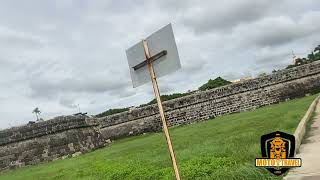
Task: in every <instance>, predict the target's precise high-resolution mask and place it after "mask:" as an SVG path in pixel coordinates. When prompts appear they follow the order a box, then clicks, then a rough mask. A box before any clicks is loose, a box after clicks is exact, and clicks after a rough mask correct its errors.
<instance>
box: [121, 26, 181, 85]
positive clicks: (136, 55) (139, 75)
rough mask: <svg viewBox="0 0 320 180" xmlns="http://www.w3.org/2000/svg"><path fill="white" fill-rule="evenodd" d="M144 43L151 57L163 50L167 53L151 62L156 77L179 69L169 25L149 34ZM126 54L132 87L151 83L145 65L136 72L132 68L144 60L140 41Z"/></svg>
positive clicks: (178, 60)
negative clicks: (146, 44)
mask: <svg viewBox="0 0 320 180" xmlns="http://www.w3.org/2000/svg"><path fill="white" fill-rule="evenodd" d="M146 41H147V43H148V47H149V51H150V55H151V56H153V55H155V54H157V53H159V52H161V51H163V50H166V51H167V55H165V56H163V57H161V58H159V59H157V60H156V61H154V62H153V66H154V70H155V74H156V77H162V76H165V75H167V74H170V73H172V72H175V71H176V70H178V69H180V68H181V64H180V59H179V54H178V49H177V45H176V42H175V39H174V35H173V30H172V26H171V24H168V25H167V26H165V27H163V28H162V29H160V30H158V31H157V32H155V33H153V34H151V35H150V36H149V37H147V38H146ZM126 54H127V59H128V64H129V68H130V75H131V80H132V84H133V87H138V86H140V85H143V84H145V83H147V82H149V81H151V79H150V74H149V71H148V67H147V65H146V66H144V67H142V68H140V69H138V70H136V71H135V70H134V69H133V67H134V66H136V65H138V64H139V63H141V62H143V61H145V59H146V58H145V55H144V49H143V43H142V41H141V42H139V43H137V44H135V45H134V46H132V47H131V48H129V49H127V50H126Z"/></svg>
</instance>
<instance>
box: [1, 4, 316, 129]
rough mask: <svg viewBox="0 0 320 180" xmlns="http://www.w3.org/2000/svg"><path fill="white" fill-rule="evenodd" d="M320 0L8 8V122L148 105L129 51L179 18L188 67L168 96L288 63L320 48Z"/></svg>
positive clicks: (169, 83) (4, 8) (167, 81)
mask: <svg viewBox="0 0 320 180" xmlns="http://www.w3.org/2000/svg"><path fill="white" fill-rule="evenodd" d="M316 5H317V1H315V0H306V1H299V0H281V1H266V0H262V1H254V0H244V1H238V0H229V1H211V0H210V1H209V0H207V1H201V2H199V1H194V0H177V1H156V0H153V1H146V0H139V1H138V2H136V1H135V2H132V1H94V0H93V1H72V0H70V1H63V2H55V1H48V0H47V1H46V0H45V1H43V0H38V1H34V2H33V3H29V2H21V1H14V0H10V1H9V0H8V1H4V2H2V4H1V6H0V113H1V115H2V119H1V120H0V127H2V128H4V127H8V126H9V122H10V125H17V124H24V123H27V122H28V121H29V120H34V118H35V117H34V115H33V114H32V113H31V112H32V110H33V108H35V107H37V106H38V107H39V108H40V109H41V110H42V112H43V113H42V114H41V115H42V117H43V118H51V117H54V116H57V115H62V114H71V113H75V112H77V111H78V110H77V108H75V105H77V104H79V105H80V106H81V110H82V111H88V112H89V113H91V114H96V113H99V112H101V111H103V110H105V109H107V108H112V107H123V106H131V105H138V104H140V103H146V102H148V101H150V100H151V99H153V95H152V88H151V86H150V84H148V85H145V86H142V87H139V88H136V89H133V88H132V85H131V82H130V75H129V72H128V67H127V62H126V56H125V49H127V48H128V47H130V46H131V45H133V44H134V43H136V42H137V41H139V40H140V39H141V38H143V37H145V36H147V35H149V34H150V33H152V32H154V31H155V30H157V29H158V28H160V27H162V26H164V25H166V24H168V23H169V22H171V23H172V24H173V28H174V32H175V37H176V40H177V45H178V50H179V54H180V59H181V63H182V69H181V70H180V71H177V72H176V73H173V74H171V75H169V76H165V77H163V78H161V79H159V86H160V89H161V92H162V93H173V92H185V91H187V90H190V89H191V90H192V89H196V88H198V87H199V86H200V85H201V84H202V83H204V82H206V81H207V80H208V79H209V78H215V77H217V76H222V77H226V78H228V79H233V78H234V79H236V78H240V77H242V76H248V75H255V74H257V73H258V72H262V71H267V72H268V71H271V70H272V69H274V68H280V67H284V66H285V65H286V64H287V63H290V62H291V56H290V53H291V50H294V51H296V52H298V53H300V52H302V53H304V54H306V53H307V52H309V51H310V49H311V48H313V47H314V46H315V45H318V44H319V39H320V35H318V33H317V32H319V30H320V23H319V22H320V21H319V17H320V7H319V6H316Z"/></svg>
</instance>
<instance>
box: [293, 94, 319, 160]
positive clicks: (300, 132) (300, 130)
mask: <svg viewBox="0 0 320 180" xmlns="http://www.w3.org/2000/svg"><path fill="white" fill-rule="evenodd" d="M319 99H320V96H318V97H316V99H315V100H314V101H313V102H312V104H311V105H310V106H309V109H308V110H307V112H306V114H305V115H304V116H303V118H302V119H301V121H300V123H299V125H298V127H297V129H296V131H295V132H294V137H295V138H296V148H295V154H297V152H298V150H299V148H300V145H301V142H302V139H303V137H304V135H305V133H306V126H307V123H308V121H309V120H310V119H311V117H312V114H313V112H314V111H315V109H316V106H317V103H318V102H319Z"/></svg>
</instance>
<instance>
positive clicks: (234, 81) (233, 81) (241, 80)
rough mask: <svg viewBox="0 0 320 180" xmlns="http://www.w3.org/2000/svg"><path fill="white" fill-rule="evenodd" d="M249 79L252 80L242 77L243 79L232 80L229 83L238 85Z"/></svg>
mask: <svg viewBox="0 0 320 180" xmlns="http://www.w3.org/2000/svg"><path fill="white" fill-rule="evenodd" d="M250 79H253V78H252V77H243V78H240V79H235V80H232V81H230V82H232V83H240V82H243V81H247V80H250Z"/></svg>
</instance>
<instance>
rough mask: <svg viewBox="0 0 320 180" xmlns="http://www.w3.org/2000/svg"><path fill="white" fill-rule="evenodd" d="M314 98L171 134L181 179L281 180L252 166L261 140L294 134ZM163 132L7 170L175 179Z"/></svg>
mask: <svg viewBox="0 0 320 180" xmlns="http://www.w3.org/2000/svg"><path fill="white" fill-rule="evenodd" d="M315 97H316V95H313V96H309V97H305V98H301V99H296V100H292V101H288V102H285V103H280V104H276V105H272V106H268V107H264V108H260V109H257V110H254V111H250V112H244V113H238V114H232V115H227V116H222V117H218V118H216V119H214V120H210V121H206V122H202V123H197V124H192V125H188V126H184V127H177V128H173V129H171V136H172V140H173V144H174V148H175V151H176V156H177V159H178V163H179V168H180V173H181V176H182V179H281V177H276V176H274V175H272V174H271V173H269V172H268V171H267V170H265V169H264V168H256V167H255V166H254V162H255V158H257V157H260V156H261V154H260V136H261V135H263V134H266V133H270V132H272V131H275V130H280V131H284V132H288V133H291V134H292V133H293V132H294V130H295V128H296V126H297V125H298V123H299V121H300V119H301V118H302V117H303V115H304V113H305V112H306V110H307V109H308V107H309V105H310V104H311V102H312V101H313V99H314V98H315ZM171 167H172V166H171V161H170V157H169V154H168V151H167V146H166V142H165V138H164V135H163V133H152V134H146V135H141V136H136V137H130V138H125V139H122V140H119V141H116V142H114V143H112V145H111V146H110V147H106V148H103V149H99V150H96V151H94V152H91V153H87V154H85V155H81V156H78V157H75V158H70V159H65V160H57V161H54V162H50V163H43V164H40V165H37V166H31V167H24V168H20V169H16V170H13V171H8V172H5V173H3V174H2V175H1V176H0V180H2V179H5V180H14V179H21V180H22V179H23V180H27V179H41V180H43V179H174V174H173V170H172V168H171Z"/></svg>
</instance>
